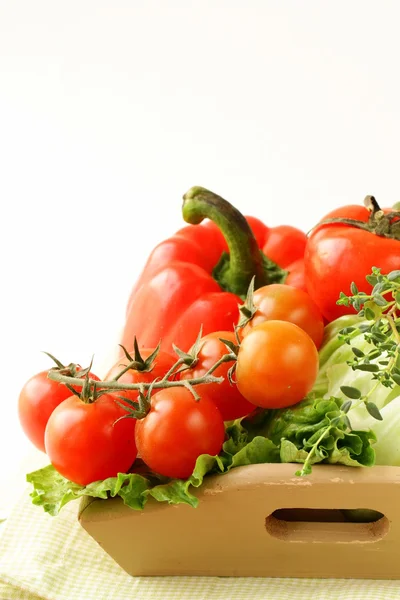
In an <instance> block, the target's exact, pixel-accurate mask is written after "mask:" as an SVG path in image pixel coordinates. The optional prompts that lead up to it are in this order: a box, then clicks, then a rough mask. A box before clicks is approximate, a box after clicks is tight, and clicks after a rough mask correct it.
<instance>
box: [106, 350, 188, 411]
mask: <svg viewBox="0 0 400 600" xmlns="http://www.w3.org/2000/svg"><path fill="white" fill-rule="evenodd" d="M153 352H154V348H143V349H141V350H140V356H141V358H142V359H143V361H146V360H147V359H148V358H149V356H151V355H152V354H153ZM176 360H177V359H176V357H174V356H172V354H169V353H168V352H164V351H163V350H160V351H159V352H158V353H157V356H156V357H155V359H154V360H153V361H152V362H151V365H150V366H149V368H148V369H145V370H141V369H140V368H139V369H135V368H131V369H129V370H128V371H126V372H125V373H124V374H123V375H121V377H119V378H118V380H117V381H118V383H151V382H152V381H154V379H158V378H160V379H161V378H162V377H164V375H165V374H166V373H167V372H168V371H169V370H170V368H171V367H172V366H173V365H174V364H175V362H176ZM125 362H128V361H125ZM123 368H124V363H123V362H122V361H121V360H118V361H117V362H116V363H115V364H114V366H112V367H111V369H110V370H109V371H108V373H107V375H106V377H105V379H106V380H110V379H113V378H114V377H116V376H117V375H118V373H120V372H121V371H122V370H123ZM119 394H120V395H121V396H123V397H124V398H128V399H129V400H132V401H133V402H135V401H136V400H137V397H138V391H137V390H122V391H121V392H119Z"/></svg>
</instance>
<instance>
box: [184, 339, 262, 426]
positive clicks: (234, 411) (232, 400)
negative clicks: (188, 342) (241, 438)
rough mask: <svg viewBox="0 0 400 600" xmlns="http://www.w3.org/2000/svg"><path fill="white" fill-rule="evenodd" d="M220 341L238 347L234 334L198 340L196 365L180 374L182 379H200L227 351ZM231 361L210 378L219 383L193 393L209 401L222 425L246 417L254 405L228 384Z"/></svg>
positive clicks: (221, 366)
mask: <svg viewBox="0 0 400 600" xmlns="http://www.w3.org/2000/svg"><path fill="white" fill-rule="evenodd" d="M220 338H223V339H225V340H228V341H230V342H233V343H234V344H236V343H237V341H236V337H235V334H234V333H233V331H216V332H214V333H209V334H208V335H205V336H204V337H203V338H202V340H201V343H202V345H201V349H200V351H199V353H198V362H197V363H196V364H195V366H194V367H192V368H190V369H187V370H186V371H183V372H182V373H181V379H194V378H197V377H202V376H203V375H204V374H205V373H206V372H207V371H208V370H209V369H210V367H212V366H213V365H214V364H215V363H216V362H217V361H218V360H219V359H220V358H221V357H222V356H223V355H224V354H227V353H228V352H229V350H228V349H227V347H226V346H225V344H224V343H223V342H221V340H220ZM232 365H233V361H232V362H229V363H222V365H220V366H219V367H218V368H217V369H215V371H214V372H213V375H215V377H223V378H224V381H223V382H222V383H204V384H200V385H196V392H197V393H198V394H199V395H200V396H201V395H202V394H203V393H204V394H206V396H207V397H208V398H210V400H212V401H213V402H214V404H215V405H216V406H217V407H218V409H219V411H220V413H221V415H222V418H223V420H224V421H232V420H233V419H238V418H239V417H244V416H245V415H248V414H249V413H250V412H251V411H252V410H254V406H253V404H250V402H248V401H247V400H246V399H245V398H243V396H242V394H241V393H240V392H239V390H238V388H237V385H236V384H235V383H230V382H229V379H228V371H229V369H230V368H231V367H232Z"/></svg>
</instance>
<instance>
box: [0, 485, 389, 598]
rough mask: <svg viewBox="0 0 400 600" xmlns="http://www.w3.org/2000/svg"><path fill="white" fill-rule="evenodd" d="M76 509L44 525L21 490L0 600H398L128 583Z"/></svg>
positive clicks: (309, 588)
mask: <svg viewBox="0 0 400 600" xmlns="http://www.w3.org/2000/svg"><path fill="white" fill-rule="evenodd" d="M78 504H79V503H78V502H72V503H71V504H68V505H67V506H65V507H64V508H63V510H62V511H61V513H60V515H59V516H58V517H50V516H49V515H47V514H45V513H44V512H43V511H42V510H41V509H40V508H39V507H36V506H33V505H32V504H31V502H30V498H29V493H28V490H27V491H26V492H25V493H24V494H23V496H22V497H21V499H20V500H19V501H18V502H17V503H16V504H15V506H14V508H13V510H12V512H11V514H10V516H9V517H8V518H7V520H6V521H5V523H3V525H2V526H1V527H0V598H1V599H2V600H128V599H135V600H150V599H152V600H153V599H155V598H160V600H245V599H247V598H248V599H251V600H310V598H312V599H313V600H330V599H332V600H333V599H335V600H398V599H400V582H397V581H362V580H316V579H263V578H219V577H155V578H150V577H130V576H129V575H127V574H126V573H125V571H123V570H122V569H121V568H120V567H119V566H118V565H117V564H116V563H115V562H114V561H113V560H112V559H111V558H110V557H109V556H108V555H107V554H106V553H105V552H103V550H102V549H101V548H100V547H99V546H98V545H97V544H96V542H95V541H94V540H93V539H92V538H91V537H90V536H89V535H88V534H87V533H86V532H85V531H84V530H83V529H82V527H81V526H80V525H79V523H78V521H77V511H78ZM244 560H245V558H244Z"/></svg>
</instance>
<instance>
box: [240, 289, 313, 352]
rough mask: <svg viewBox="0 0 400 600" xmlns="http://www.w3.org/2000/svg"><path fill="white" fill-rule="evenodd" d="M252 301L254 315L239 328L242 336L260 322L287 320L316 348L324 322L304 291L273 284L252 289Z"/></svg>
mask: <svg viewBox="0 0 400 600" xmlns="http://www.w3.org/2000/svg"><path fill="white" fill-rule="evenodd" d="M253 299H254V304H255V306H256V307H257V312H256V313H255V315H254V317H253V318H252V319H251V321H250V322H249V323H248V324H247V325H246V326H245V327H244V328H243V331H242V336H243V337H244V336H246V335H247V334H248V333H249V332H250V331H252V330H253V329H254V327H257V325H259V324H260V323H262V322H264V321H277V320H278V321H289V322H290V323H294V324H295V325H297V326H298V327H300V328H301V329H303V330H304V331H305V332H306V333H308V335H309V336H310V337H311V339H312V340H313V341H314V344H315V345H316V346H317V348H319V347H320V345H321V343H322V338H323V336H324V321H323V318H322V315H321V313H320V312H319V310H318V307H317V305H316V304H315V302H314V301H313V300H312V299H311V298H310V296H309V295H308V294H307V293H306V292H303V290H298V289H296V288H295V287H291V286H290V285H286V284H281V283H274V284H271V285H266V286H264V287H261V288H259V289H258V290H256V291H255V292H254V296H253Z"/></svg>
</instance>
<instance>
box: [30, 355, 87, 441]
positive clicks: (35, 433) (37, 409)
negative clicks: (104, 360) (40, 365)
mask: <svg viewBox="0 0 400 600" xmlns="http://www.w3.org/2000/svg"><path fill="white" fill-rule="evenodd" d="M77 370H78V371H79V370H80V367H79V366H77ZM48 372H49V371H48V370H47V371H42V372H40V373H37V374H36V375H34V376H33V377H31V378H30V379H29V380H28V381H27V382H26V383H25V385H24V387H23V388H22V390H21V392H20V395H19V398H18V416H19V421H20V423H21V427H22V429H23V431H24V433H25V435H26V436H27V438H28V439H29V440H30V441H31V442H32V444H34V445H35V446H36V448H38V450H41V451H42V452H45V448H44V430H45V428H46V425H47V421H48V420H49V417H50V415H51V413H52V412H53V410H54V409H55V408H56V406H58V405H59V404H60V403H61V402H63V401H64V400H65V399H66V398H69V396H71V391H70V390H69V389H68V388H67V386H66V385H64V384H63V383H58V382H57V381H53V380H51V379H49V378H48V377H47V374H48ZM70 374H71V376H74V377H75V376H79V375H77V374H76V373H70ZM90 377H91V378H92V379H96V380H98V379H99V378H98V377H97V376H96V375H94V374H93V373H90ZM75 389H76V390H77V391H80V390H79V388H78V386H76V388H75Z"/></svg>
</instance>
